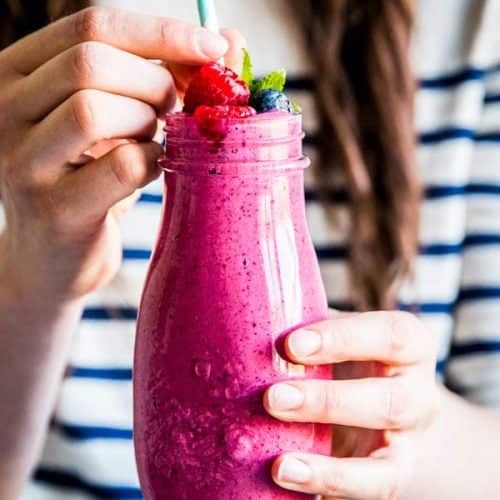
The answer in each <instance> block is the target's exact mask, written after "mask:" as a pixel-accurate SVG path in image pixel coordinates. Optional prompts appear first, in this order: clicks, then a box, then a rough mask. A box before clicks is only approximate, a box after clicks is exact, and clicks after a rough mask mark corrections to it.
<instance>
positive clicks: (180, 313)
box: [134, 112, 331, 500]
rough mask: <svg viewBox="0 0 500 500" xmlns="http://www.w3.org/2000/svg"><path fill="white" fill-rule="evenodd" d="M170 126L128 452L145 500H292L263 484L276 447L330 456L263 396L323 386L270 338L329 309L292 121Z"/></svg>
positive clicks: (172, 121) (327, 435) (307, 427)
mask: <svg viewBox="0 0 500 500" xmlns="http://www.w3.org/2000/svg"><path fill="white" fill-rule="evenodd" d="M217 127H218V130H219V131H220V130H223V131H224V140H223V141H222V142H214V141H213V140H211V139H210V138H207V137H204V136H203V135H202V134H201V133H200V124H199V121H198V120H197V119H196V118H195V117H193V116H190V115H187V114H183V113H180V114H177V115H172V116H170V117H169V118H168V120H167V143H168V146H167V155H166V157H165V158H164V160H163V162H162V163H163V166H164V168H165V169H166V171H167V173H166V188H167V193H168V194H167V199H166V206H165V209H164V218H163V225H162V228H161V231H160V236H159V240H158V244H157V248H156V250H155V252H154V256H153V260H152V263H151V267H150V271H149V275H148V278H147V282H146V286H145V290H144V295H143V300H142V304H141V309H140V317H139V325H138V337H137V344H136V357H135V372H134V391H135V394H134V395H135V444H136V455H137V461H138V466H139V473H140V477H141V483H142V487H143V490H144V494H145V497H146V499H147V500H195V499H196V500H240V499H241V500H243V499H245V500H272V499H276V500H278V499H280V500H285V499H286V500H292V499H306V498H312V497H311V496H310V495H304V494H300V493H294V492H290V491H285V490H283V489H281V488H279V487H277V486H276V485H275V484H274V483H273V482H272V481H271V478H270V474H269V468H270V464H271V461H272V460H273V459H274V458H276V457H277V456H278V455H279V454H281V453H282V452H284V451H292V450H302V451H307V452H314V453H322V454H325V455H327V454H329V452H330V446H331V430H330V427H329V426H326V425H316V424H292V423H283V422H279V421H277V420H275V419H273V418H271V417H270V416H268V415H267V414H266V413H265V412H264V410H263V407H262V394H263V391H264V390H265V388H266V387H268V386H269V385H270V384H271V383H273V382H276V381H278V380H285V379H289V378H293V377H309V378H329V377H330V376H331V372H330V368H329V367H318V368H307V369H306V368H304V367H303V366H297V365H293V364H291V363H289V362H287V361H285V360H284V359H283V358H282V357H281V356H280V355H279V352H278V350H277V348H276V343H277V341H278V340H279V338H280V336H282V335H283V334H284V333H286V332H289V331H290V330H292V329H294V328H296V327H298V326H301V325H304V324H307V323H310V322H314V321H318V320H321V319H324V318H325V317H326V314H327V305H326V299H325V294H324V290H323V285H322V281H321V278H320V273H319V268H318V265H317V261H316V257H315V254H314V250H313V245H312V243H311V239H310V236H309V232H308V228H307V225H306V218H305V203H304V186H303V169H304V168H305V167H307V165H308V160H307V159H304V158H303V156H302V148H301V144H302V136H303V134H302V126H301V116H300V115H299V114H289V113H281V112H276V113H266V114H261V115H257V116H252V117H249V118H246V119H227V120H221V121H220V122H219V123H218V125H217Z"/></svg>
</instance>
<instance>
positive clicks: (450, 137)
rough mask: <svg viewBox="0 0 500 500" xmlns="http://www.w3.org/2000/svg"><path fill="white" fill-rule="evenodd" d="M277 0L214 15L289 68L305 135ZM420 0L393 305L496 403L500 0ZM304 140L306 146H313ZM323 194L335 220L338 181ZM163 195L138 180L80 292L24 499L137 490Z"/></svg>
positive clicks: (340, 201)
mask: <svg viewBox="0 0 500 500" xmlns="http://www.w3.org/2000/svg"><path fill="white" fill-rule="evenodd" d="M107 3H108V4H115V5H117V4H119V5H120V6H122V7H129V8H134V7H135V8H138V6H139V2H135V5H134V2H133V1H132V0H130V1H120V2H118V1H116V0H115V1H113V0H110V1H108V2H107ZM285 4H286V2H285V0H283V1H281V0H272V1H269V0H251V1H250V0H243V1H239V2H233V1H232V0H219V2H218V9H219V11H220V16H221V18H222V21H223V23H224V24H225V25H230V26H237V27H239V28H240V29H241V31H242V32H243V33H244V34H245V35H246V36H247V37H248V41H249V48H250V51H251V52H252V54H253V55H254V59H255V62H256V65H257V68H258V70H259V73H264V72H265V71H268V70H271V69H274V68H276V67H280V66H285V67H287V68H288V70H289V73H290V75H291V78H290V79H289V84H288V87H289V92H290V94H291V96H292V97H293V98H294V99H296V100H297V101H298V102H299V103H300V104H301V105H302V106H303V109H304V114H305V128H306V130H307V133H308V135H309V137H314V134H315V132H316V123H315V117H314V110H313V106H312V96H311V82H310V80H309V79H308V78H307V75H308V73H309V68H308V59H307V55H306V53H305V48H304V47H302V46H301V44H300V42H299V40H298V37H297V36H296V33H295V31H294V30H295V28H294V26H293V25H292V24H291V23H290V22H288V19H287V12H286V6H285ZM418 7H419V8H418V19H417V29H416V33H415V37H414V44H413V46H414V51H413V62H414V68H415V73H416V75H418V78H419V83H420V88H419V92H418V95H417V103H416V104H417V106H416V109H417V113H416V124H415V127H416V135H417V138H418V168H419V169H420V174H421V178H422V180H423V183H424V187H425V199H424V200H423V202H422V206H421V215H422V216H421V228H420V252H419V256H418V259H417V263H416V276H415V278H414V280H413V281H412V282H411V283H406V284H405V285H404V286H403V287H402V289H401V291H400V295H399V301H400V306H401V308H405V307H407V306H408V305H409V304H415V303H416V304H418V307H419V311H420V313H419V314H420V317H421V319H422V320H423V321H424V322H425V323H426V324H427V325H428V326H429V327H430V328H431V330H432V332H433V333H434V335H435V338H436V342H437V343H438V345H439V362H438V366H437V370H438V372H439V374H440V375H441V376H442V377H443V378H444V380H445V381H446V382H447V383H448V384H449V385H450V387H452V388H453V389H454V390H456V391H457V392H460V393H461V394H463V395H464V396H465V397H467V398H468V399H470V400H472V401H474V402H477V403H480V404H486V405H491V406H494V405H497V404H500V30H499V29H498V26H499V21H500V2H499V1H498V0H440V1H439V2H435V1H434V0H419V2H418ZM140 8H141V10H149V11H150V12H154V13H157V14H162V15H168V16H173V17H181V18H184V19H188V20H193V21H196V18H195V13H194V12H193V8H194V7H193V5H192V2H178V1H174V0H162V2H155V1H153V0H149V1H144V2H141V3H140ZM313 143H314V141H309V142H308V146H307V153H308V154H309V155H310V156H311V157H312V158H313V160H314V157H315V151H314V145H313ZM308 175H310V174H308ZM309 180H310V179H309ZM306 196H307V202H308V203H307V214H308V219H309V224H310V229H311V233H312V236H313V240H314V242H315V245H316V248H317V252H318V257H319V259H320V264H321V270H322V274H323V278H324V282H325V286H326V289H327V294H328V299H329V301H330V304H331V305H332V306H340V307H344V306H346V305H348V304H349V301H350V296H349V287H348V280H347V272H346V266H345V253H346V247H345V234H344V233H343V231H342V230H341V229H339V228H338V227H332V226H331V225H329V224H328V223H327V219H326V217H325V214H324V211H323V209H322V207H321V205H320V204H319V203H318V201H317V198H316V196H315V193H314V190H313V189H312V185H311V184H308V189H307V193H306ZM333 196H334V199H335V203H336V204H337V210H338V213H339V214H340V220H346V217H343V216H342V214H344V215H345V211H346V200H345V195H343V193H341V192H338V193H333ZM161 201H162V191H161V184H160V183H159V182H156V183H154V184H152V185H150V186H149V187H147V188H146V189H145V190H144V192H143V194H142V196H141V198H140V200H139V202H138V203H137V205H136V206H135V207H134V208H133V209H132V210H131V212H130V213H129V214H128V216H127V217H126V219H125V221H124V223H123V227H122V232H123V241H124V251H123V265H122V267H121V269H120V271H119V273H118V275H117V276H116V277H115V278H114V279H113V281H112V282H111V283H110V284H109V285H108V286H106V287H105V288H103V289H101V290H98V291H97V292H95V293H93V294H92V295H91V296H89V297H88V300H87V304H86V309H85V312H84V314H83V318H82V321H81V324H80V326H79V328H78V331H77V332H75V336H74V344H73V351H72V355H71V360H70V364H71V367H72V369H71V371H70V376H68V378H66V379H65V380H64V381H63V382H62V383H61V388H60V393H59V399H58V403H57V407H56V408H55V410H54V419H53V425H52V427H51V429H50V430H49V431H48V433H47V440H46V445H45V448H44V451H43V454H42V456H41V458H40V462H39V465H38V468H37V470H36V472H35V474H34V477H33V480H32V481H31V482H30V483H29V485H28V486H27V488H26V490H25V493H24V496H23V498H24V499H26V500H42V499H43V500H49V499H50V500H58V499H60V500H63V499H64V500H69V499H71V500H83V499H89V498H118V499H128V498H142V497H141V493H140V489H139V487H138V480H137V473H136V468H135V463H134V454H133V446H132V385H131V384H132V382H131V375H132V351H133V342H134V330H135V318H136V313H137V304H138V301H139V296H140V291H141V287H142V283H143V279H144V276H145V272H146V268H147V263H148V258H149V256H150V252H151V248H152V246H153V244H154V239H155V236H156V233H157V228H158V224H159V217H160V203H161Z"/></svg>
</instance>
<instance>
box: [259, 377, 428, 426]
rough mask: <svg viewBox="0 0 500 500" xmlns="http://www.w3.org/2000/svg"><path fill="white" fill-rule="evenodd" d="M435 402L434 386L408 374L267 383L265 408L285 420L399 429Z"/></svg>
mask: <svg viewBox="0 0 500 500" xmlns="http://www.w3.org/2000/svg"><path fill="white" fill-rule="evenodd" d="M435 400H436V396H435V390H434V388H433V386H432V385H430V384H429V387H427V383H426V385H425V387H424V388H421V387H420V385H419V384H418V383H416V382H414V381H412V380H407V377H405V378H403V377H388V378H365V379H358V380H333V381H332V380H294V381H289V382H284V383H279V384H275V385H273V386H271V387H270V388H269V389H268V390H267V391H266V392H265V394H264V407H265V408H266V410H267V411H268V412H269V413H270V414H271V415H272V416H274V417H276V418H278V419H280V420H285V421H294V422H318V423H325V424H338V425H349V426H353V427H363V428H366V429H383V430H385V429H390V430H401V429H411V428H414V427H416V426H417V425H419V424H420V423H422V422H424V421H427V419H428V418H429V414H430V413H433V412H434V409H435Z"/></svg>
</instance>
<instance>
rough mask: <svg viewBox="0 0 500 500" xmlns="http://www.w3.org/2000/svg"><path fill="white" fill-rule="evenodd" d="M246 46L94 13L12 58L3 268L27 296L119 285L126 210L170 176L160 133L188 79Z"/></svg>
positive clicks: (3, 99) (5, 124)
mask: <svg viewBox="0 0 500 500" xmlns="http://www.w3.org/2000/svg"><path fill="white" fill-rule="evenodd" d="M242 43H243V42H242V40H241V37H239V36H238V34H237V33H235V32H232V31H227V32H226V33H225V34H224V37H223V36H221V35H218V34H214V33H211V32H209V31H208V30H206V29H204V28H201V27H198V26H194V25H190V24H188V23H184V22H181V21H178V20H173V19H166V18H155V17H149V16H145V15H140V14H136V13H131V12H125V11H120V10H114V9H106V8H99V7H91V8H89V9H86V10H84V11H81V12H79V13H77V14H74V15H72V16H70V17H67V18H64V19H61V20H60V21H58V22H56V23H54V24H52V25H50V26H48V27H46V28H45V29H43V30H41V31H39V32H36V33H34V34H32V35H30V36H28V37H27V38H24V39H22V40H20V41H19V42H17V43H16V44H14V45H12V46H11V47H9V48H7V49H6V50H4V51H3V52H1V53H0V116H1V120H0V198H1V200H2V202H3V204H4V208H5V214H6V222H7V229H6V231H5V232H4V233H3V234H2V235H1V237H0V259H1V260H0V273H3V275H4V276H3V277H4V278H5V274H7V278H8V282H9V284H10V286H11V287H12V288H13V290H14V291H15V292H18V293H19V294H21V295H20V297H22V296H23V294H24V293H25V292H26V291H28V290H30V291H35V293H36V294H37V296H38V297H51V298H54V297H57V299H58V300H71V299H74V298H79V297H82V296H83V295H85V294H86V293H88V292H90V291H92V290H94V289H95V288H96V287H97V286H99V285H101V284H102V283H104V282H106V281H107V280H109V279H110V277H111V276H112V275H113V274H114V273H115V271H116V270H117V269H118V266H119V264H120V262H121V241H120V236H119V234H120V233H119V228H118V221H119V219H120V215H121V214H122V213H123V212H124V207H126V206H127V205H128V204H129V199H130V197H131V195H132V196H133V195H134V193H135V192H136V190H137V189H138V188H141V187H143V186H144V185H145V184H147V183H149V182H150V181H151V180H153V179H154V178H155V177H157V176H158V175H159V169H158V166H157V158H158V156H159V155H160V154H161V147H160V146H159V145H158V144H157V143H156V142H154V141H153V137H154V135H155V132H156V130H157V124H158V121H157V117H158V116H159V115H160V114H161V113H162V112H164V111H166V110H169V109H171V108H172V107H173V106H174V104H175V102H176V85H175V82H176V80H177V81H179V79H182V78H185V76H186V74H189V72H190V71H192V70H193V68H195V67H196V65H199V64H203V63H205V62H207V61H210V60H214V59H218V58H220V57H222V56H224V54H226V55H227V56H228V57H229V63H231V62H234V60H235V58H236V59H237V58H238V57H239V56H238V54H240V53H241V46H242ZM150 60H161V61H164V64H158V63H154V62H152V61H150ZM167 68H170V69H171V71H169V70H168V69H167ZM175 73H178V74H177V75H176V74H175ZM122 139H125V141H124V140H122ZM110 140H111V142H110ZM113 140H121V141H120V142H119V143H118V142H117V141H113ZM117 144H119V145H117ZM96 146H97V148H96ZM97 150H100V153H99V154H96V153H93V154H91V155H89V154H88V153H89V151H90V152H91V153H92V152H93V151H94V152H95V151H97Z"/></svg>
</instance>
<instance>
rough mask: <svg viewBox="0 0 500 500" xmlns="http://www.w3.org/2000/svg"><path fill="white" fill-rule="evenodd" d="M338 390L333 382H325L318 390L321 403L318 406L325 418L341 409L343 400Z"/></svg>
mask: <svg viewBox="0 0 500 500" xmlns="http://www.w3.org/2000/svg"><path fill="white" fill-rule="evenodd" d="M340 392H341V391H339V390H337V387H336V386H335V385H334V384H333V383H325V385H324V388H323V390H320V391H319V397H320V398H321V399H322V401H321V403H322V404H320V405H318V408H322V413H323V416H324V417H325V419H327V420H330V419H331V418H332V417H333V416H334V415H337V414H338V413H339V412H340V411H341V409H342V407H343V401H342V397H341V395H340Z"/></svg>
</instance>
